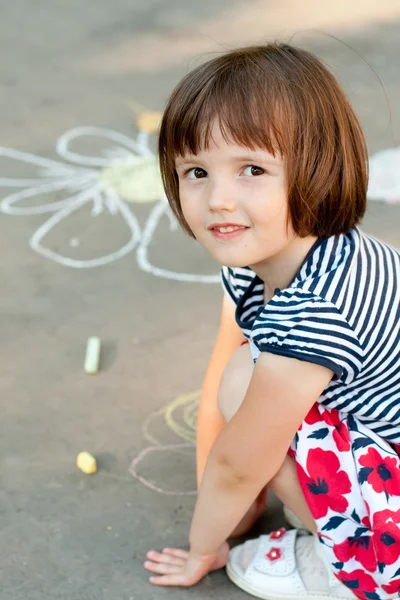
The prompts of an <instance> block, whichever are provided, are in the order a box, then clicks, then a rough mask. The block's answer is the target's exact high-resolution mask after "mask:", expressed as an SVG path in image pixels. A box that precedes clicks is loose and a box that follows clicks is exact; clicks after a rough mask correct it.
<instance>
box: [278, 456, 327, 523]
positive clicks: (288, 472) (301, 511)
mask: <svg viewBox="0 0 400 600" xmlns="http://www.w3.org/2000/svg"><path fill="white" fill-rule="evenodd" d="M268 487H269V489H271V490H272V491H273V492H274V494H275V495H276V496H278V498H279V500H281V502H283V504H285V505H286V506H287V507H288V508H290V510H291V511H293V512H294V514H295V515H296V517H298V518H299V519H300V520H301V521H302V522H303V523H304V525H305V526H306V527H307V528H308V529H309V530H310V531H312V532H313V533H315V532H316V531H317V526H316V524H315V521H314V519H313V516H312V514H311V512H310V509H309V508H308V505H307V502H306V499H305V498H304V494H303V490H302V489H301V487H300V483H299V480H298V477H297V470H296V465H295V462H294V461H293V460H292V459H291V458H290V457H289V456H286V458H285V460H284V462H283V464H282V466H281V468H280V469H279V471H278V473H277V474H276V475H275V477H274V478H273V479H272V481H270V483H269V486H268Z"/></svg>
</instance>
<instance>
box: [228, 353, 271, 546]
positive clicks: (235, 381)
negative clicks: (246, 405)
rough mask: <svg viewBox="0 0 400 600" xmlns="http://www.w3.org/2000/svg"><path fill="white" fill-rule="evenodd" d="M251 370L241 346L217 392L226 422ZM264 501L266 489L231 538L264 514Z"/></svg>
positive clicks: (246, 354) (232, 412)
mask: <svg viewBox="0 0 400 600" xmlns="http://www.w3.org/2000/svg"><path fill="white" fill-rule="evenodd" d="M253 369H254V362H253V359H252V357H251V353H250V348H249V346H248V345H244V346H241V347H240V348H238V350H237V351H236V352H235V353H234V354H233V356H232V357H231V359H230V361H229V363H228V364H227V366H226V368H225V371H224V374H223V376H222V379H221V384H220V388H219V392H218V406H219V409H220V411H221V414H222V416H223V417H224V419H225V421H226V422H228V421H230V419H231V418H232V417H233V415H234V414H235V413H236V411H237V410H238V408H239V406H240V405H241V403H242V401H243V398H244V397H245V395H246V392H247V388H248V385H249V382H250V379H251V376H252V374H253ZM266 501H267V487H265V488H264V489H263V490H262V491H261V492H260V494H259V495H258V496H257V498H256V500H255V501H254V502H253V504H252V506H251V507H250V508H249V510H248V511H247V513H246V514H245V516H244V517H243V519H242V520H241V521H240V523H239V524H238V525H237V526H236V527H235V529H234V531H233V532H232V534H231V537H240V536H242V535H244V534H245V533H247V532H248V531H249V530H250V529H251V528H252V527H253V525H254V524H255V522H256V521H257V520H258V519H259V517H260V516H261V515H262V513H263V512H264V509H265V504H266Z"/></svg>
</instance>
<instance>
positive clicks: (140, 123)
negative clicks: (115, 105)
mask: <svg viewBox="0 0 400 600" xmlns="http://www.w3.org/2000/svg"><path fill="white" fill-rule="evenodd" d="M161 118H162V113H160V112H143V113H141V114H140V115H138V116H137V118H136V126H137V128H138V129H141V130H142V131H147V132H148V133H157V132H158V130H159V128H160V125H161Z"/></svg>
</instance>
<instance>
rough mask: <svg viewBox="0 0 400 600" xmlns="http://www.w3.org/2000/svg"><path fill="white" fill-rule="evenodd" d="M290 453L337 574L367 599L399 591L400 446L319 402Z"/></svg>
mask: <svg viewBox="0 0 400 600" xmlns="http://www.w3.org/2000/svg"><path fill="white" fill-rule="evenodd" d="M289 454H290V455H291V457H292V458H293V459H294V460H295V461H296V465H297V473H298V477H299V481H300V485H301V487H302V490H303V492H304V496H305V498H306V500H307V503H308V506H309V508H310V511H311V513H312V515H313V517H314V519H315V521H316V523H317V527H318V536H319V539H320V542H321V543H322V544H323V546H324V549H325V552H326V553H327V556H328V558H329V560H330V562H331V564H332V568H333V570H334V573H335V575H336V576H337V577H338V579H340V581H342V582H343V583H344V584H345V585H346V586H347V587H348V588H350V589H351V590H352V591H353V592H354V595H355V596H356V597H358V598H362V599H363V600H364V599H365V600H366V599H370V600H372V599H382V600H383V599H389V598H397V597H400V458H399V454H400V451H399V447H397V448H396V447H395V446H393V445H391V444H389V443H388V442H386V441H385V440H383V439H382V438H380V437H379V436H378V435H377V434H376V433H374V432H372V431H371V430H370V429H368V427H366V426H365V425H363V424H362V423H360V421H358V419H356V418H355V417H353V416H352V415H348V414H345V413H341V412H338V411H335V410H327V409H326V408H325V407H324V406H323V405H322V404H318V403H317V404H315V405H314V406H313V408H312V409H311V411H310V412H309V413H308V415H307V417H306V418H305V420H304V421H303V423H302V425H301V426H300V428H299V430H298V432H297V434H296V437H295V439H294V440H293V443H292V446H291V449H290V451H289Z"/></svg>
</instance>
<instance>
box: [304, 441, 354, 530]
mask: <svg viewBox="0 0 400 600" xmlns="http://www.w3.org/2000/svg"><path fill="white" fill-rule="evenodd" d="M339 469H340V462H339V459H338V457H337V456H336V454H335V453H334V452H332V451H331V450H327V451H325V450H321V449H320V448H313V449H311V450H309V451H308V455H307V471H308V475H307V473H306V472H305V471H304V469H303V468H302V467H301V466H300V465H299V464H297V473H298V477H299V482H300V485H301V487H302V489H303V493H304V495H305V497H306V500H307V504H308V506H309V508H310V511H311V513H312V515H313V517H314V518H315V519H320V518H321V517H325V516H326V514H327V512H328V509H329V508H330V509H332V510H333V511H335V512H337V513H344V512H345V510H346V509H347V507H348V505H349V503H348V501H347V500H346V498H345V497H344V495H343V494H348V493H349V492H350V491H351V482H350V479H349V477H348V475H347V473H346V472H345V471H339Z"/></svg>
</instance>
